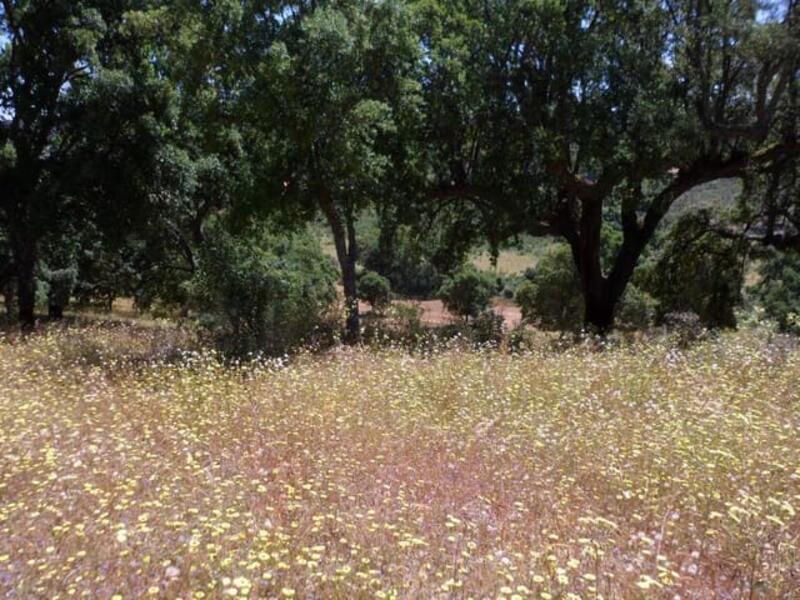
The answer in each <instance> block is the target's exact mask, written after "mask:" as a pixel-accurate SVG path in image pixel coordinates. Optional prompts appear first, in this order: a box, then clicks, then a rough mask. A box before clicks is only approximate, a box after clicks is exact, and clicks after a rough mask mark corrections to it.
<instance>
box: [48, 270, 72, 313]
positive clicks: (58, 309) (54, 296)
mask: <svg viewBox="0 0 800 600" xmlns="http://www.w3.org/2000/svg"><path fill="white" fill-rule="evenodd" d="M44 275H45V279H46V280H47V306H48V309H49V311H50V316H51V317H55V318H61V316H62V315H63V312H64V308H65V307H66V306H67V304H69V299H70V297H71V296H72V291H73V290H74V289H75V284H76V283H77V281H78V269H77V268H76V267H69V268H66V269H53V270H46V271H45V273H44Z"/></svg>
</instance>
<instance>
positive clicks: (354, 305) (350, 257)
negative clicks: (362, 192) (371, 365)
mask: <svg viewBox="0 0 800 600" xmlns="http://www.w3.org/2000/svg"><path fill="white" fill-rule="evenodd" d="M320 207H321V209H322V212H323V214H324V215H325V218H326V219H327V221H328V225H329V226H330V228H331V233H332V234H333V243H334V245H335V246H336V258H337V260H338V261H339V268H340V270H341V272H342V286H343V287H344V301H345V306H346V312H347V317H346V321H345V336H344V337H345V341H346V342H347V343H350V344H353V343H356V342H358V340H359V337H360V335H361V324H360V315H359V313H358V294H357V290H356V260H357V259H358V245H357V243H356V231H355V223H354V219H353V218H352V216H350V215H347V216H345V217H344V219H343V218H342V216H341V215H340V214H339V211H338V210H337V209H336V206H335V205H334V203H333V200H332V198H331V197H330V194H329V193H327V191H324V192H322V193H321V194H320Z"/></svg>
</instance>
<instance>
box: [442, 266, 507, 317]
mask: <svg viewBox="0 0 800 600" xmlns="http://www.w3.org/2000/svg"><path fill="white" fill-rule="evenodd" d="M494 293H495V281H494V279H493V278H492V277H491V276H489V275H487V274H486V273H482V272H480V271H478V270H477V269H476V268H475V267H472V266H467V267H464V268H462V269H461V270H460V271H457V272H456V273H454V274H453V275H452V276H450V277H448V278H447V279H445V281H444V283H443V284H442V287H441V288H439V292H438V294H437V295H438V297H439V298H440V299H441V300H442V302H444V305H445V307H446V308H447V310H449V311H450V312H451V313H453V314H455V315H458V316H460V317H463V318H464V319H469V318H470V317H473V318H474V317H477V316H478V315H479V314H480V313H482V312H483V311H484V310H486V308H487V307H488V306H489V302H490V301H491V299H492V297H493V296H494Z"/></svg>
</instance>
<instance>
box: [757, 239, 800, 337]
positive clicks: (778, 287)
mask: <svg viewBox="0 0 800 600" xmlns="http://www.w3.org/2000/svg"><path fill="white" fill-rule="evenodd" d="M759 271H760V275H761V280H760V281H759V282H758V283H757V284H756V285H754V286H753V287H751V288H750V289H749V290H748V292H749V294H750V295H751V297H752V299H753V301H754V302H755V303H756V304H757V305H758V306H760V307H761V308H762V309H763V311H764V314H765V315H766V316H767V317H768V318H770V319H772V320H773V321H775V322H776V323H777V324H778V328H779V329H780V330H781V331H785V332H791V333H796V334H800V318H799V316H800V256H797V255H796V254H789V253H775V254H773V255H772V256H770V257H769V258H768V259H767V260H766V261H765V262H764V263H763V264H762V266H761V268H760V269H759Z"/></svg>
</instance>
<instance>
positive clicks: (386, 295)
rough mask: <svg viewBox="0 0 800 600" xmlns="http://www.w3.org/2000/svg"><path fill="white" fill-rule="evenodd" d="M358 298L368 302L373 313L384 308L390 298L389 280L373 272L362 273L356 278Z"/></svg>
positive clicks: (390, 287)
mask: <svg viewBox="0 0 800 600" xmlns="http://www.w3.org/2000/svg"><path fill="white" fill-rule="evenodd" d="M357 289H358V297H359V298H360V299H361V300H363V301H364V302H368V303H369V305H370V306H371V307H372V310H374V311H381V310H382V309H383V308H385V307H386V306H387V305H388V304H389V301H390V300H391V297H392V286H391V284H390V283H389V280H388V279H386V277H384V276H383V275H380V274H378V273H376V272H375V271H364V272H363V273H361V275H360V276H359V278H358V287H357Z"/></svg>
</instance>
